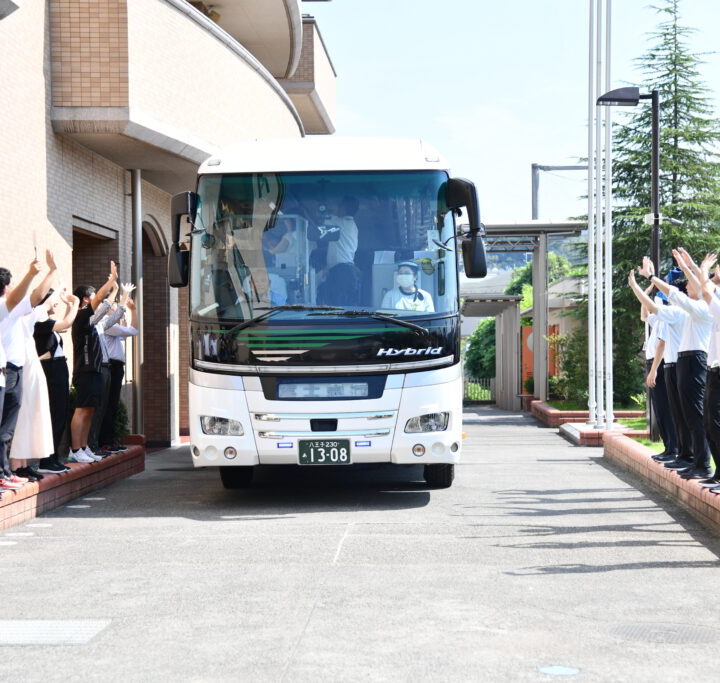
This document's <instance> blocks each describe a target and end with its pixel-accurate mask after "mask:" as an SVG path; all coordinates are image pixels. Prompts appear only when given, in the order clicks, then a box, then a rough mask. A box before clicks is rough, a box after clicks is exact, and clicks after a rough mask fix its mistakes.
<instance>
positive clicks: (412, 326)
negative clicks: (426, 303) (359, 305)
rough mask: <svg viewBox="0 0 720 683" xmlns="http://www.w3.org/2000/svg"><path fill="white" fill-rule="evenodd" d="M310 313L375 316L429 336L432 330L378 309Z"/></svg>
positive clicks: (350, 316)
mask: <svg viewBox="0 0 720 683" xmlns="http://www.w3.org/2000/svg"><path fill="white" fill-rule="evenodd" d="M310 315H342V316H345V317H348V318H352V317H356V316H363V317H370V318H374V319H375V320H383V321H385V322H388V323H395V324H396V325H401V326H402V327H407V328H409V329H411V330H415V331H416V332H423V333H424V334H425V335H427V336H428V337H429V336H430V331H429V330H428V329H427V328H425V327H422V326H421V325H416V324H415V323H411V322H408V321H407V320H403V319H402V318H394V317H392V316H390V315H386V314H384V313H378V312H377V311H355V310H352V311H342V309H341V312H340V313H336V312H333V313H311V314H310Z"/></svg>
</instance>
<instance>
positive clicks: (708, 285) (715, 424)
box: [673, 248, 720, 494]
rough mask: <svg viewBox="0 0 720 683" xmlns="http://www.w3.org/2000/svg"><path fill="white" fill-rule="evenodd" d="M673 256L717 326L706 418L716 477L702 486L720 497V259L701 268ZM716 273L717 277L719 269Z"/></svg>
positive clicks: (678, 253) (711, 258) (710, 258)
mask: <svg viewBox="0 0 720 683" xmlns="http://www.w3.org/2000/svg"><path fill="white" fill-rule="evenodd" d="M673 256H674V257H675V260H676V261H677V263H678V265H679V266H680V268H681V269H682V271H683V273H685V275H686V276H687V279H688V282H692V284H693V286H694V287H697V288H698V289H699V290H700V291H701V292H702V299H703V301H704V302H705V303H706V304H707V306H708V310H709V311H710V314H711V315H712V317H713V322H714V324H713V330H712V334H711V335H710V346H709V348H708V358H707V378H706V387H705V404H704V409H703V418H704V423H705V436H706V437H707V440H708V444H709V445H710V452H711V453H712V457H713V460H714V461H715V474H714V475H713V476H711V477H708V478H707V479H705V480H704V481H701V482H700V485H701V486H703V487H705V488H709V489H710V490H711V491H712V492H713V493H715V494H720V299H719V298H718V296H717V287H716V284H715V282H714V280H715V279H717V278H710V270H711V269H712V267H713V265H714V264H715V261H716V260H717V256H716V254H712V253H711V254H707V255H706V256H705V258H704V259H703V260H702V263H701V264H700V266H698V265H697V264H696V263H695V262H694V261H693V259H692V257H691V256H690V254H688V252H687V251H686V250H685V249H682V248H680V249H678V250H674V251H673ZM715 269H716V273H715V275H716V276H717V275H718V272H717V266H715Z"/></svg>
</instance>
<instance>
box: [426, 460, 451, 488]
mask: <svg viewBox="0 0 720 683" xmlns="http://www.w3.org/2000/svg"><path fill="white" fill-rule="evenodd" d="M453 479H455V465H447V464H442V465H425V481H426V482H427V485H428V486H429V487H430V488H433V489H446V488H449V487H450V486H452V483H453Z"/></svg>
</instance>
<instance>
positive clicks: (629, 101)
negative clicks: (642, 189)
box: [597, 87, 661, 439]
mask: <svg viewBox="0 0 720 683" xmlns="http://www.w3.org/2000/svg"><path fill="white" fill-rule="evenodd" d="M640 100H650V102H651V105H652V122H651V154H650V212H651V216H652V233H651V238H650V257H651V259H652V262H653V265H654V266H655V274H656V275H658V276H659V274H660V220H661V218H660V97H659V95H658V91H657V90H652V91H651V92H650V93H648V94H644V95H641V94H640V89H639V88H634V87H629V88H618V89H616V90H611V91H609V92H606V93H605V94H604V95H601V96H600V97H598V99H597V103H598V105H602V106H624V107H636V106H637V105H638V103H639V102H640ZM608 182H609V179H608ZM647 407H648V424H649V425H650V433H651V435H652V438H654V439H657V438H658V436H659V429H658V425H657V415H655V411H654V410H653V406H652V402H651V401H650V395H649V390H648V396H647Z"/></svg>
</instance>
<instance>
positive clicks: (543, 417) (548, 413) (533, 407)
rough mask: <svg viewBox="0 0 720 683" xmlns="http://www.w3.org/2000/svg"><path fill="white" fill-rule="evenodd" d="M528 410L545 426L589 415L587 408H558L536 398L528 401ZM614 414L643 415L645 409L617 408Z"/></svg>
mask: <svg viewBox="0 0 720 683" xmlns="http://www.w3.org/2000/svg"><path fill="white" fill-rule="evenodd" d="M530 412H531V413H532V415H533V417H536V418H537V419H538V420H540V422H542V423H543V424H544V425H545V426H546V427H559V426H560V425H563V424H565V423H566V422H585V421H586V420H587V419H588V416H589V412H588V411H587V410H558V409H557V408H553V407H552V406H549V405H548V404H547V403H545V402H544V401H540V400H537V399H536V400H534V401H532V402H531V403H530ZM614 415H615V417H645V411H644V410H618V411H617V412H615V413H614ZM596 445H598V446H599V445H601V444H599V443H598V444H596Z"/></svg>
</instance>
